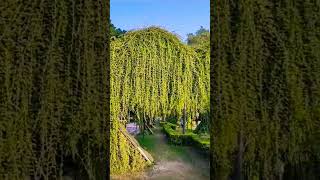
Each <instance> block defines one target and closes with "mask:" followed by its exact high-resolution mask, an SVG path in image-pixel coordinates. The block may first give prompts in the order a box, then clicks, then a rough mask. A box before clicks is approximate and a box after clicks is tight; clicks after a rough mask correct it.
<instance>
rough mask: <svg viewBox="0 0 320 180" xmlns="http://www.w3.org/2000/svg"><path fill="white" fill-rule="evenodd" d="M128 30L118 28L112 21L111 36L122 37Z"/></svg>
mask: <svg viewBox="0 0 320 180" xmlns="http://www.w3.org/2000/svg"><path fill="white" fill-rule="evenodd" d="M126 32H127V31H125V30H122V29H120V28H117V27H115V26H114V25H113V24H112V23H110V37H120V36H121V35H123V34H125V33H126Z"/></svg>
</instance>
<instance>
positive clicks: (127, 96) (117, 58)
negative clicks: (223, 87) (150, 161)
mask: <svg viewBox="0 0 320 180" xmlns="http://www.w3.org/2000/svg"><path fill="white" fill-rule="evenodd" d="M208 63H209V60H201V59H199V57H198V56H197V53H196V52H195V51H194V50H193V49H192V48H190V47H188V46H186V45H184V44H183V43H182V42H181V41H180V40H179V39H178V38H177V37H176V36H175V35H173V34H171V33H169V32H167V31H166V30H163V29H160V28H157V27H150V28H146V29H142V30H137V31H132V32H127V33H126V34H125V35H124V36H123V37H122V38H119V39H116V40H115V41H112V42H111V109H112V111H111V121H112V125H111V127H112V128H111V143H112V144H115V145H114V146H112V147H111V167H114V171H120V169H121V168H122V170H124V171H125V170H126V168H128V169H129V168H133V167H130V166H128V164H129V163H128V162H129V159H130V158H131V157H130V152H128V151H121V150H119V149H118V148H121V146H125V143H124V142H120V141H121V139H119V136H118V134H119V133H118V129H119V128H120V127H121V124H120V122H119V120H120V119H127V117H128V114H129V112H134V114H136V119H137V121H138V122H139V121H140V122H143V123H152V121H153V120H154V118H156V117H162V118H164V119H165V118H166V117H168V116H172V115H173V116H176V117H177V118H179V117H181V116H182V110H183V108H184V107H186V111H187V112H188V115H189V118H193V117H195V115H196V113H200V114H201V113H203V114H208V111H209V72H208V71H209V67H208V66H209V64H208ZM117 144H124V145H117ZM126 152H128V153H126ZM123 157H126V158H123ZM123 159H126V160H123Z"/></svg>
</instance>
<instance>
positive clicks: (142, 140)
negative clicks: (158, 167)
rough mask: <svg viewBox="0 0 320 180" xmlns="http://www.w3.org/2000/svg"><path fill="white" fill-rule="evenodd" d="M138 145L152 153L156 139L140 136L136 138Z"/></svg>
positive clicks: (150, 136) (152, 136)
mask: <svg viewBox="0 0 320 180" xmlns="http://www.w3.org/2000/svg"><path fill="white" fill-rule="evenodd" d="M136 139H137V140H138V142H139V144H140V145H141V146H142V147H143V148H144V149H146V150H147V151H150V152H154V151H155V148H156V143H157V142H156V139H155V136H154V135H144V136H143V135H142V134H139V135H138V136H136Z"/></svg>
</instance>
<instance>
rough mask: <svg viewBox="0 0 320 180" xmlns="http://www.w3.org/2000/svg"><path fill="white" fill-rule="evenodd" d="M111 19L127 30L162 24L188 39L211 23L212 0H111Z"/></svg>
mask: <svg viewBox="0 0 320 180" xmlns="http://www.w3.org/2000/svg"><path fill="white" fill-rule="evenodd" d="M110 11H111V12H110V16H111V22H112V23H113V24H114V25H115V26H116V27H117V28H121V29H124V30H132V29H140V28H144V27H148V26H151V25H155V26H160V27H163V28H165V29H167V30H168V31H171V32H174V33H176V34H178V35H179V36H180V37H181V38H182V40H186V37H187V36H186V35H187V34H188V33H194V32H196V31H197V30H198V29H199V28H200V26H203V27H204V28H206V29H209V27H210V25H209V24H210V0H110Z"/></svg>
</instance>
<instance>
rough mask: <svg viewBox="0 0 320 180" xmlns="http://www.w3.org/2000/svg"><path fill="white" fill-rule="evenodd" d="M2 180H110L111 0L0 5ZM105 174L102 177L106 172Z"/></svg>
mask: <svg viewBox="0 0 320 180" xmlns="http://www.w3.org/2000/svg"><path fill="white" fill-rule="evenodd" d="M0 9H1V10H0V19H1V21H0V34H1V35H0V36H1V38H0V142H1V143H0V179H25V178H27V179H28V178H30V179H60V178H62V175H63V173H64V172H63V171H64V170H65V168H68V167H66V164H65V162H66V161H68V160H69V159H71V160H72V162H73V163H74V164H76V165H75V166H74V167H77V168H79V170H78V171H79V172H78V173H80V172H81V174H80V175H81V176H82V177H83V178H87V179H104V177H106V172H107V170H106V164H107V150H108V142H107V135H108V132H107V129H108V126H107V123H108V121H107V119H108V108H107V107H108V106H107V104H106V102H107V94H106V92H107V91H108V87H107V84H108V76H107V75H108V74H107V71H106V69H107V67H108V66H107V63H108V57H109V56H108V52H109V49H108V44H109V43H108V42H109V37H108V36H107V34H108V31H107V30H108V26H109V24H108V13H107V12H108V9H109V3H108V2H107V1H101V2H99V1H93V0H87V1H81V2H80V1H78V2H75V1H71V0H55V1H51V0H43V1H23V2H20V1H15V0H13V1H11V0H4V1H1V3H0ZM103 176H104V177H103Z"/></svg>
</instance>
